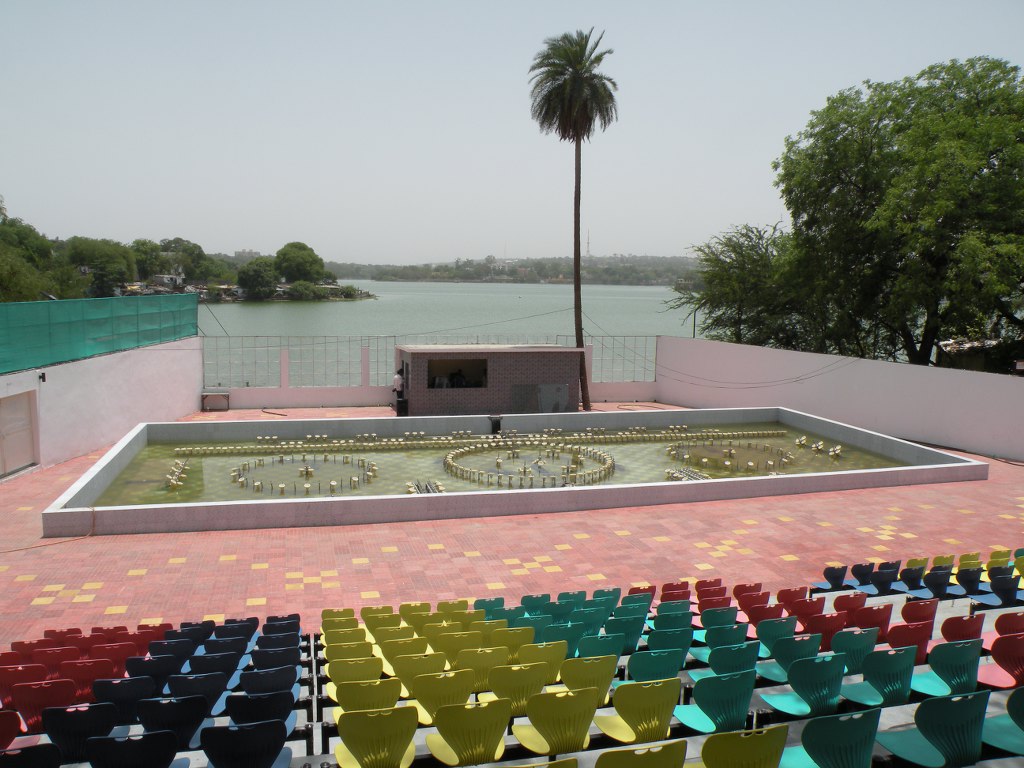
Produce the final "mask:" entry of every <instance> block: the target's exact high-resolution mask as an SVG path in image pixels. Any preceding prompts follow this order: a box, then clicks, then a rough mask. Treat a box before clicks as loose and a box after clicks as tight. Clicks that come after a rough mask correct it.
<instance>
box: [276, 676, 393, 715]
mask: <svg viewBox="0 0 1024 768" xmlns="http://www.w3.org/2000/svg"><path fill="white" fill-rule="evenodd" d="M279 693H288V695H291V693H290V692H286V691H279ZM401 693H402V681H401V680H399V679H398V678H397V677H389V678H385V679H383V680H358V681H353V682H350V683H339V684H338V685H337V686H336V687H335V698H334V700H335V701H336V702H338V708H337V710H336V712H338V711H340V712H355V711H356V710H360V709H390V708H391V707H393V706H395V705H396V704H397V703H398V697H399V696H400V695H401Z"/></svg>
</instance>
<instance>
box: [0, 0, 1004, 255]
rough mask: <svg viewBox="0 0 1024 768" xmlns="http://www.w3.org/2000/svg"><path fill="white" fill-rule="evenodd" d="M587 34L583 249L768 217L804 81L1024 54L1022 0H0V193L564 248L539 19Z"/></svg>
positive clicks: (95, 223) (228, 221)
mask: <svg viewBox="0 0 1024 768" xmlns="http://www.w3.org/2000/svg"><path fill="white" fill-rule="evenodd" d="M592 26H593V27H595V28H596V30H598V31H600V30H604V31H605V38H604V47H610V48H613V49H614V54H612V55H611V56H609V57H608V58H606V59H605V66H604V68H603V71H604V72H605V73H606V74H608V75H610V76H612V77H613V78H615V79H616V80H617V82H618V85H619V91H618V104H619V121H618V122H617V123H615V124H613V125H612V126H611V127H610V128H609V129H608V130H607V131H606V132H605V133H599V134H597V135H595V137H594V139H593V141H592V142H591V143H590V144H589V145H586V146H584V149H583V229H584V240H585V238H586V233H587V232H588V231H589V234H590V241H591V245H590V249H591V252H592V253H593V254H595V255H603V254H612V253H637V254H641V253H646V254H654V255H664V256H668V255H684V254H686V253H688V250H689V247H690V246H691V245H693V244H695V243H700V242H703V241H705V240H707V239H708V238H710V237H712V236H713V235H715V234H716V233H719V232H721V231H723V230H725V229H726V228H728V227H730V226H732V225H737V224H743V223H752V224H771V223H775V222H777V221H782V220H785V219H786V214H785V209H784V208H783V206H782V204H781V202H780V200H779V197H778V193H777V191H776V189H775V188H774V186H773V184H772V182H773V178H774V175H773V173H772V170H771V162H772V160H773V159H775V158H777V157H778V156H779V155H780V153H781V152H782V148H783V139H784V138H785V137H786V136H787V135H790V134H795V133H797V132H798V131H799V130H800V129H801V128H802V127H803V126H804V125H805V124H806V123H807V120H808V117H809V113H810V111H811V110H813V109H817V108H820V107H821V106H823V105H824V103H825V99H826V98H827V97H828V96H829V95H831V94H833V93H835V92H837V91H839V90H841V89H843V88H846V87H850V86H854V85H857V84H859V83H860V82H861V81H863V80H865V79H871V80H896V79H899V78H901V77H904V76H907V75H913V74H916V73H917V72H919V71H920V70H921V69H923V68H924V67H926V66H927V65H929V64H933V63H936V62H941V61H946V60H949V59H951V58H959V59H964V58H968V57H971V56H978V55H988V56H994V57H999V58H1004V59H1007V60H1009V61H1010V62H1012V63H1013V64H1017V65H1024V34H1022V30H1024V2H1022V1H1021V0H993V1H991V2H983V1H980V0H979V1H977V2H965V1H963V0H960V1H957V2H951V1H949V0H860V1H859V2H827V1H826V0H806V1H802V2H781V1H779V2H772V1H770V0H751V1H749V2H739V1H737V0H719V1H717V2H712V1H711V0H703V1H702V2H696V1H691V0H686V1H683V0H677V2H632V3H626V2H622V0H620V1H619V2H598V1H597V0H586V1H583V0H572V1H570V0H559V1H558V2H551V1H550V0H547V1H544V2H540V1H534V0H506V1H505V2H503V3H495V2H485V1H484V0H467V1H465V2H461V1H460V2H455V1H454V0H451V1H440V0H439V1H437V2H427V1H425V0H420V1H419V2H367V1H365V0H364V1H363V2H344V1H343V0H332V1H330V2H302V1H296V2H284V1H283V0H282V1H281V2H261V1H259V0H244V2H243V1H239V2H227V1H217V0H175V1H174V2H144V1H142V0H123V1H120V2H99V1H90V0H64V1H57V0H0V76H2V79H0V84H2V88H0V195H3V196H4V197H5V198H6V203H7V207H8V211H9V213H10V215H12V216H17V217H20V218H23V219H25V220H26V221H28V222H29V223H31V224H33V225H35V226H36V227H37V228H38V229H40V230H41V231H42V232H44V233H45V234H47V235H50V236H55V237H63V238H66V237H70V236H72V235H85V236H90V237H108V238H113V239H116V240H121V241H124V242H130V241H131V240H133V239H135V238H137V237H146V238H151V239H154V240H160V239H162V238H168V237H178V236H180V237H184V238H187V239H189V240H194V241H196V242H198V243H199V244H200V245H202V246H203V248H204V249H206V251H207V252H211V253H212V252H226V253H231V252H233V251H235V250H239V249H243V248H251V249H255V250H259V251H262V252H264V253H273V252H274V251H276V250H277V249H278V248H280V247H281V246H282V245H283V244H284V243H286V242H288V241H291V240H302V241H304V242H306V243H308V244H309V245H311V246H312V247H313V248H315V249H316V251H317V252H318V253H319V254H320V255H321V256H323V257H324V259H326V260H328V261H359V262H373V263H385V262H390V263H418V262H425V261H450V260H454V259H456V258H464V259H465V258H471V259H478V258H483V257H484V256H486V255H488V254H493V255H495V256H497V257H498V258H501V257H503V256H507V257H509V258H513V257H516V258H524V257H550V256H566V255H569V254H571V251H572V217H571V213H572V163H573V153H572V147H571V145H569V144H566V143H562V142H559V141H558V140H557V139H556V138H555V137H554V136H553V135H544V134H541V133H540V131H539V129H538V128H537V125H536V124H535V123H534V122H533V121H532V119H531V118H530V104H529V74H528V69H529V66H530V63H531V62H532V59H533V56H534V54H535V53H536V52H537V51H538V50H539V49H540V48H541V47H542V45H543V42H544V39H545V38H547V37H551V36H555V35H558V34H561V33H562V32H566V31H573V30H576V29H589V28H590V27H592Z"/></svg>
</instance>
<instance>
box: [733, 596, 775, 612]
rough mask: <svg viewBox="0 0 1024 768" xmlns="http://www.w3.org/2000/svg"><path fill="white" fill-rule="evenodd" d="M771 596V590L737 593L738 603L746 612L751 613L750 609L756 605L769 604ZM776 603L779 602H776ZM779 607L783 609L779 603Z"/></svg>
mask: <svg viewBox="0 0 1024 768" xmlns="http://www.w3.org/2000/svg"><path fill="white" fill-rule="evenodd" d="M771 596H772V593H771V592H740V593H739V594H738V595H736V604H737V605H738V606H739V608H740V610H741V611H743V612H744V613H750V609H751V608H753V607H754V606H765V605H768V601H769V600H770V599H771ZM776 605H779V604H778V603H776ZM779 608H780V609H781V608H782V606H781V605H779Z"/></svg>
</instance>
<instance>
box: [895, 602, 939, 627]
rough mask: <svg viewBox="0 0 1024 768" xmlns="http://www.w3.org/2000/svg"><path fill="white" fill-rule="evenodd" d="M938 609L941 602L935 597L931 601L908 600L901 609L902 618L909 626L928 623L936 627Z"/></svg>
mask: <svg viewBox="0 0 1024 768" xmlns="http://www.w3.org/2000/svg"><path fill="white" fill-rule="evenodd" d="M938 609H939V601H938V600H937V599H935V598H934V597H933V598H932V599H931V600H908V601H907V602H906V603H904V604H903V608H902V609H900V616H901V617H902V618H903V621H905V622H906V623H907V624H914V623H917V622H919V621H928V622H931V623H932V624H933V625H934V623H935V614H936V612H937V611H938Z"/></svg>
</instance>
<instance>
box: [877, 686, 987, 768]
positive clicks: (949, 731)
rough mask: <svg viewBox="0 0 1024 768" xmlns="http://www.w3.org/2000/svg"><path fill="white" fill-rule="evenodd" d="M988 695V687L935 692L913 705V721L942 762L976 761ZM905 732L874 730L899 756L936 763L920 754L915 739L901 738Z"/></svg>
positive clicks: (960, 762)
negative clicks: (947, 693)
mask: <svg viewBox="0 0 1024 768" xmlns="http://www.w3.org/2000/svg"><path fill="white" fill-rule="evenodd" d="M988 698H989V691H978V692H976V693H967V694H958V695H954V696H936V697H934V698H930V699H925V700H924V701H922V702H921V703H920V704H918V705H917V709H916V710H915V712H914V725H915V726H916V727H917V730H918V731H919V732H920V734H921V735H922V736H924V738H925V739H926V740H927V742H928V744H930V745H931V747H932V748H933V749H934V751H935V752H937V753H938V755H937V756H938V757H939V760H941V761H942V764H944V765H949V766H960V765H974V764H975V763H976V762H978V758H979V757H980V756H981V733H982V726H983V725H984V722H985V711H986V708H987V707H988ZM905 733H906V732H895V733H886V732H884V731H883V732H882V733H879V734H878V742H879V743H880V744H881V745H882V746H884V747H885V748H886V749H888V750H890V751H891V752H893V753H894V754H895V755H897V756H898V757H901V758H903V759H908V758H910V759H913V760H915V761H918V760H922V759H923V760H927V761H928V762H930V763H932V764H936V763H935V762H933V760H934V757H933V756H932V755H927V754H923V752H924V750H923V749H922V747H921V745H920V744H919V743H918V742H916V741H911V740H905V739H903V738H901V737H903V736H904V735H905Z"/></svg>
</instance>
